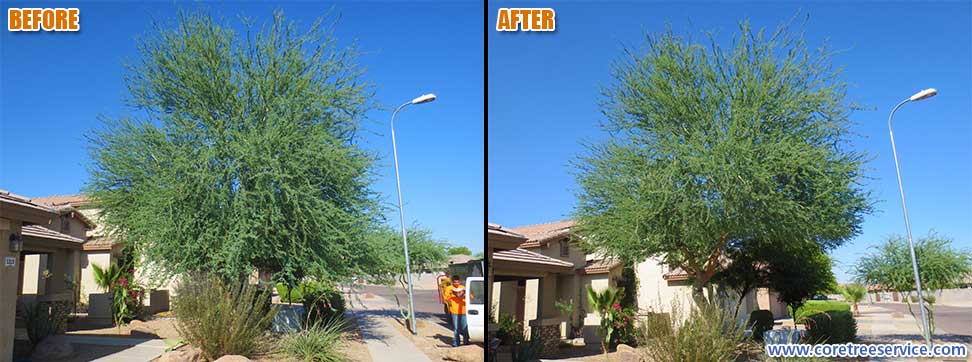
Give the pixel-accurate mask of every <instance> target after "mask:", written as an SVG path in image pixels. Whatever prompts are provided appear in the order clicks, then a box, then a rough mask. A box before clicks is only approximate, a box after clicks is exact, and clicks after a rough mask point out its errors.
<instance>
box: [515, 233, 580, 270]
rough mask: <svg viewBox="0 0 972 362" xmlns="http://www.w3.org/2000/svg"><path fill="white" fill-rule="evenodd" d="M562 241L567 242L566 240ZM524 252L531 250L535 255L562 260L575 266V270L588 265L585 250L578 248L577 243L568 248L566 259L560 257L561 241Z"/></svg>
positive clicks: (554, 241)
mask: <svg viewBox="0 0 972 362" xmlns="http://www.w3.org/2000/svg"><path fill="white" fill-rule="evenodd" d="M562 240H567V238H564V239H562ZM524 250H529V251H532V252H534V253H538V254H543V255H546V256H549V257H551V258H554V259H560V260H563V261H566V262H569V263H573V264H574V268H579V267H583V266H584V265H585V264H586V263H587V254H585V253H584V251H583V250H580V248H578V247H577V243H570V245H569V247H568V255H567V256H566V257H563V256H560V240H553V241H551V242H549V243H547V244H546V245H545V246H544V245H542V246H540V247H536V248H524Z"/></svg>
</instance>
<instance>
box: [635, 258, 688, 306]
mask: <svg viewBox="0 0 972 362" xmlns="http://www.w3.org/2000/svg"><path fill="white" fill-rule="evenodd" d="M666 272H667V268H666V267H664V266H663V265H661V264H660V263H659V260H658V259H657V258H650V259H648V260H645V261H643V262H641V263H639V264H638V265H637V266H636V267H635V274H636V275H637V277H638V308H639V309H640V310H641V311H643V312H652V313H671V312H672V306H674V305H678V306H680V311H679V312H680V313H682V312H685V311H687V310H688V308H690V307H691V306H692V305H694V302H693V300H692V287H691V285H688V284H685V283H679V282H669V281H667V280H665V278H664V277H663V276H664V275H665V273H666Z"/></svg>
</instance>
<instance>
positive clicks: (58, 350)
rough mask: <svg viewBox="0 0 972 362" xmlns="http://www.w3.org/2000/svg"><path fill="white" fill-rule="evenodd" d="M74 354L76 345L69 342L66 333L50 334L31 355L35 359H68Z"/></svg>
mask: <svg viewBox="0 0 972 362" xmlns="http://www.w3.org/2000/svg"><path fill="white" fill-rule="evenodd" d="M72 356H74V346H72V345H71V343H68V341H67V338H65V337H64V335H56V336H48V337H47V338H44V339H43V340H41V342H40V343H38V344H37V346H36V347H34V353H33V354H32V355H31V356H30V357H31V359H32V360H34V361H52V360H59V359H67V358H71V357H72Z"/></svg>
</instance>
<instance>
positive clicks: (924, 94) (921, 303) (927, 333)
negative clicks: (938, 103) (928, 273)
mask: <svg viewBox="0 0 972 362" xmlns="http://www.w3.org/2000/svg"><path fill="white" fill-rule="evenodd" d="M936 94H938V91H937V90H935V88H928V89H925V90H923V91H921V92H918V93H915V94H914V95H912V96H911V97H908V99H905V100H903V101H901V103H898V105H896V106H894V109H892V110H891V115H890V116H888V133H889V134H890V135H891V152H892V153H893V154H894V169H895V171H896V172H897V173H898V191H900V192H901V210H902V211H904V221H905V230H906V231H907V232H908V247H909V248H910V249H911V269H912V270H913V271H914V273H915V289H916V290H917V292H918V309H919V310H920V311H921V324H922V335H923V336H924V337H925V343H927V344H928V347H929V348H930V347H931V328H930V327H929V325H928V316H926V315H925V298H924V297H923V296H922V293H921V276H920V275H919V273H918V259H917V258H916V257H915V242H914V241H913V240H912V239H911V222H910V221H909V220H908V206H907V205H906V204H905V194H904V186H903V185H902V184H901V168H900V167H899V166H898V149H897V147H895V145H894V130H892V129H891V120H892V119H894V111H897V110H898V107H901V106H902V105H903V104H905V103H908V102H914V101H920V100H922V99H925V98H930V97H934V96H935V95H936Z"/></svg>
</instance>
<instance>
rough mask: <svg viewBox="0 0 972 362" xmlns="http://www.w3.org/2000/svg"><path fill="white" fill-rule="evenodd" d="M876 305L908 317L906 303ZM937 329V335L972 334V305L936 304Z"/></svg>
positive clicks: (914, 306) (916, 307) (914, 307)
mask: <svg viewBox="0 0 972 362" xmlns="http://www.w3.org/2000/svg"><path fill="white" fill-rule="evenodd" d="M874 305H877V306H880V307H883V308H888V309H891V310H894V311H896V312H900V313H902V314H904V315H905V316H907V317H909V318H910V317H911V314H910V313H908V305H907V304H904V303H874ZM912 309H914V311H915V313H916V314H917V313H918V306H917V305H912ZM934 310H935V329H936V333H935V334H936V335H937V334H938V333H941V332H948V333H952V334H958V335H965V336H972V307H952V306H946V305H937V306H935V309H934Z"/></svg>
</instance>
